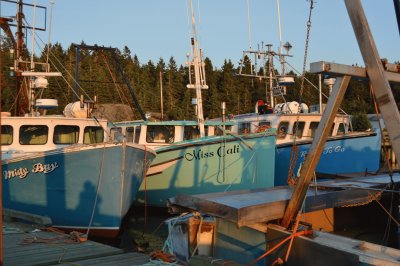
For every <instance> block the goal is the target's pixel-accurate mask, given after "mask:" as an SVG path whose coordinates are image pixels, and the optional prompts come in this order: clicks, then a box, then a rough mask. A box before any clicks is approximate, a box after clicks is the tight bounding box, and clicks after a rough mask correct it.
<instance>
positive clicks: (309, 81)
mask: <svg viewBox="0 0 400 266" xmlns="http://www.w3.org/2000/svg"><path fill="white" fill-rule="evenodd" d="M285 63H286V64H287V65H288V66H289V67H290V68H291V69H292V70H293V71H294V72H296V73H297V74H299V75H301V73H300V71H298V70H297V69H296V68H295V67H294V66H293V65H292V64H290V63H289V62H287V61H286V62H285ZM304 80H305V81H307V83H308V84H310V85H311V87H313V88H314V89H316V90H318V91H319V89H318V87H317V86H316V85H315V84H314V83H312V82H311V80H309V79H308V78H307V77H305V76H304ZM322 96H324V97H325V99H328V98H329V97H328V96H327V95H326V94H325V93H323V92H322ZM339 110H340V111H341V112H342V113H344V114H345V115H348V114H347V113H346V112H345V111H344V110H343V109H342V108H339Z"/></svg>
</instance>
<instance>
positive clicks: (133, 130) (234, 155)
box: [110, 3, 276, 207]
mask: <svg viewBox="0 0 400 266" xmlns="http://www.w3.org/2000/svg"><path fill="white" fill-rule="evenodd" d="M191 13H192V27H193V30H192V32H193V37H192V38H191V44H192V54H193V59H192V61H191V62H188V66H189V84H188V85H187V87H188V88H189V89H195V90H196V99H195V101H194V102H195V103H196V114H197V120H196V121H141V122H121V123H114V124H113V125H111V129H110V130H111V133H110V135H111V136H113V135H120V134H121V133H122V134H123V135H125V138H126V140H127V142H128V143H130V142H133V143H137V144H143V145H146V146H148V147H149V148H152V149H155V150H156V153H157V156H156V158H155V160H154V161H153V163H152V164H151V166H150V169H149V171H148V172H147V175H146V179H145V180H144V182H143V183H142V185H141V187H140V190H139V193H138V202H139V203H144V204H147V205H152V206H160V207H165V206H166V203H167V199H168V198H170V197H174V196H176V195H179V194H187V195H193V194H199V193H205V192H223V191H231V190H242V189H256V188H264V187H270V186H273V184H274V183H273V176H274V164H275V141H276V131H275V129H269V130H265V131H263V132H261V133H252V134H234V133H233V132H231V131H230V129H231V128H232V127H233V126H234V122H227V121H224V120H222V121H211V120H204V117H203V109H202V108H203V107H202V97H201V90H202V89H207V88H208V86H207V85H206V78H205V70H204V62H203V56H202V52H201V51H200V49H199V48H198V44H197V37H196V28H195V19H194V12H193V4H192V3H191ZM192 69H193V70H192ZM192 73H193V74H194V80H193V81H194V82H192ZM222 106H223V108H222V113H224V112H225V111H224V110H225V108H224V104H222ZM114 132H115V133H114Z"/></svg>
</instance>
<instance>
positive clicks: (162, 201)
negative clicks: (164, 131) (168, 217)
mask: <svg viewBox="0 0 400 266" xmlns="http://www.w3.org/2000/svg"><path fill="white" fill-rule="evenodd" d="M275 141H276V138H275V131H274V130H271V131H269V132H265V133H261V134H249V135H246V136H242V139H241V138H238V137H233V136H226V137H223V136H220V137H206V138H203V139H198V140H194V141H187V142H185V143H183V142H182V143H181V144H176V145H171V146H169V147H167V148H162V149H160V150H157V157H156V159H155V160H154V161H153V163H152V165H151V167H150V169H149V171H148V173H147V177H146V179H145V181H144V182H143V183H142V186H141V187H140V190H139V193H138V201H139V203H146V204H148V205H152V206H159V207H166V201H167V199H168V198H171V197H174V196H176V195H179V194H186V195H194V194H202V193H208V192H222V191H232V190H242V189H256V188H264V187H271V186H273V185H274V165H275ZM250 147H251V148H250ZM224 154H225V155H224Z"/></svg>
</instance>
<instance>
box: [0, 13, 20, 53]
mask: <svg viewBox="0 0 400 266" xmlns="http://www.w3.org/2000/svg"><path fill="white" fill-rule="evenodd" d="M11 21H12V19H9V18H1V17H0V27H1V29H2V30H3V31H4V32H5V34H6V35H7V36H8V38H10V40H11V42H12V43H13V46H14V47H15V46H16V42H15V38H14V35H13V33H12V31H11V29H10V22H11Z"/></svg>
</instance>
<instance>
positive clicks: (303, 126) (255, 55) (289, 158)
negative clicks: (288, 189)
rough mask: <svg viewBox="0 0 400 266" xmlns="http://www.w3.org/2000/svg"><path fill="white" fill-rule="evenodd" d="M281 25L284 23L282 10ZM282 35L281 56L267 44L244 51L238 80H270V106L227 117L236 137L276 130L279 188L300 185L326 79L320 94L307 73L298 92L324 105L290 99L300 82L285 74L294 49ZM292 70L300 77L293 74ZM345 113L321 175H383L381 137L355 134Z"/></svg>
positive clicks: (322, 162) (330, 82)
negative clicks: (312, 94) (313, 92)
mask: <svg viewBox="0 0 400 266" xmlns="http://www.w3.org/2000/svg"><path fill="white" fill-rule="evenodd" d="M278 4H279V2H278ZM278 19H279V20H280V15H279V7H278ZM309 24H310V23H309ZM309 24H307V27H308V31H307V34H309V27H310V25H309ZM278 25H280V21H278ZM279 32H281V30H280V26H279ZM279 35H280V45H279V51H274V50H273V49H272V44H267V45H266V47H267V49H265V48H264V44H263V45H261V48H259V49H258V50H257V51H254V50H251V49H250V51H244V52H243V57H242V60H241V66H240V70H239V74H238V75H240V76H245V77H252V78H257V79H259V80H265V81H266V82H265V85H266V100H265V101H264V100H259V101H257V103H256V104H255V110H254V112H253V113H248V114H238V115H230V116H228V118H229V121H234V122H235V126H233V127H232V131H233V132H234V133H236V134H241V133H242V132H249V133H253V132H260V131H263V130H264V129H265V128H269V127H272V128H276V129H277V141H276V158H275V182H274V184H275V185H276V186H279V185H286V184H287V183H288V182H289V183H292V182H295V179H296V176H297V173H298V171H299V169H300V167H301V164H302V162H303V161H304V160H305V157H306V154H307V152H308V150H309V148H310V144H311V142H312V140H313V139H314V137H315V134H316V131H317V127H318V124H319V123H320V121H321V118H322V114H323V111H324V104H323V99H322V96H323V93H322V85H321V84H322V82H321V79H320V82H319V83H320V85H319V88H317V86H315V85H314V84H312V83H311V82H310V81H309V80H308V79H307V78H306V77H305V69H303V73H302V74H301V76H300V78H302V79H303V80H302V81H301V87H300V88H296V89H298V90H299V91H300V95H301V93H302V91H303V90H304V84H305V83H306V82H308V83H310V85H311V87H313V88H317V89H319V104H318V105H312V106H308V105H307V104H306V103H304V102H302V101H300V102H296V101H287V100H286V99H285V95H286V93H287V91H288V90H290V89H294V88H293V86H294V84H295V76H294V75H288V74H287V73H286V72H287V68H288V63H287V62H288V57H291V56H292V55H290V54H289V51H290V49H291V48H292V46H291V44H290V43H289V42H286V43H285V44H282V35H281V33H280V34H279ZM308 40H309V36H307V42H306V52H307V49H308ZM284 50H285V51H284ZM305 54H307V53H305ZM246 59H247V60H249V61H250V63H251V66H250V73H248V72H247V73H245V71H244V69H245V67H244V65H245V62H246ZM275 59H278V61H279V62H280V70H277V69H275V66H274V60H275ZM305 60H306V59H305ZM258 66H260V67H258ZM292 68H293V67H292ZM304 68H305V64H304ZM293 70H294V71H295V72H297V73H299V71H296V70H295V69H294V68H293ZM324 84H325V85H327V86H329V89H330V91H331V90H332V88H333V86H334V84H335V79H334V78H326V79H325V80H324ZM340 111H341V112H340V113H338V114H336V116H335V118H334V124H333V127H332V130H331V132H330V136H329V138H328V140H327V143H326V145H325V146H324V148H323V154H322V156H321V158H320V160H319V164H318V166H317V168H316V172H318V173H324V174H329V175H341V174H355V173H357V174H360V173H362V174H365V173H367V172H372V173H375V172H376V171H378V170H379V169H380V155H381V134H380V132H379V131H378V130H376V129H374V128H370V129H367V130H366V131H362V132H356V131H354V130H353V128H352V122H351V115H348V114H347V113H345V112H344V111H343V110H342V109H340ZM215 120H221V119H215ZM325 176H328V175H325Z"/></svg>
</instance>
